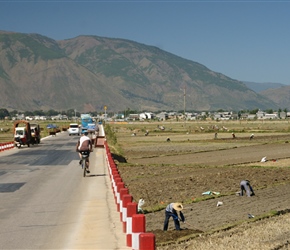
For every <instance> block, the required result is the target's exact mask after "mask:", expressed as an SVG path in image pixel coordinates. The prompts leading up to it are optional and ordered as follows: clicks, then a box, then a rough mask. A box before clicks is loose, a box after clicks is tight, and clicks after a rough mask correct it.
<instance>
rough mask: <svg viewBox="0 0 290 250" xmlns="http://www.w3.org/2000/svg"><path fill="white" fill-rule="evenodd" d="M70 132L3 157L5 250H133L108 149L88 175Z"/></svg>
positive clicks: (97, 153)
mask: <svg viewBox="0 0 290 250" xmlns="http://www.w3.org/2000/svg"><path fill="white" fill-rule="evenodd" d="M77 139H78V137H76V136H72V137H69V136H68V135H67V133H61V134H58V135H57V136H55V137H48V138H46V139H44V140H43V141H42V142H41V144H40V145H38V146H32V147H30V148H21V149H12V150H8V151H4V152H1V153H0V225H1V226H0V249H100V250H102V249H130V248H127V247H126V235H125V234H124V233H123V232H122V223H121V222H120V215H119V213H118V212H117V211H116V206H115V202H114V198H113V194H112V190H111V187H110V179H109V176H108V172H107V166H106V162H105V150H104V149H103V148H95V150H94V152H93V153H92V155H91V163H92V165H91V174H90V176H89V177H86V178H83V177H82V170H81V168H80V166H79V165H78V156H77V154H76V152H75V150H74V149H75V144H76V142H77Z"/></svg>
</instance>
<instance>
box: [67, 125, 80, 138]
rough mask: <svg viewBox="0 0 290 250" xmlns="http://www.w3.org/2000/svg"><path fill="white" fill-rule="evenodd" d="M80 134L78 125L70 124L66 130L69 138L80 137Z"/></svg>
mask: <svg viewBox="0 0 290 250" xmlns="http://www.w3.org/2000/svg"><path fill="white" fill-rule="evenodd" d="M80 133H81V128H80V126H79V124H77V123H71V124H70V125H69V128H68V134H69V136H71V135H80Z"/></svg>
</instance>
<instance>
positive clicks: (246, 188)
mask: <svg viewBox="0 0 290 250" xmlns="http://www.w3.org/2000/svg"><path fill="white" fill-rule="evenodd" d="M240 186H241V193H240V196H243V195H244V192H246V194H247V196H248V197H250V196H253V195H255V193H254V190H253V188H252V186H251V185H250V181H249V180H243V181H241V183H240Z"/></svg>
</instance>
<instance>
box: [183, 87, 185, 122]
mask: <svg viewBox="0 0 290 250" xmlns="http://www.w3.org/2000/svg"><path fill="white" fill-rule="evenodd" d="M185 96H186V86H185V85H184V88H183V110H184V117H185Z"/></svg>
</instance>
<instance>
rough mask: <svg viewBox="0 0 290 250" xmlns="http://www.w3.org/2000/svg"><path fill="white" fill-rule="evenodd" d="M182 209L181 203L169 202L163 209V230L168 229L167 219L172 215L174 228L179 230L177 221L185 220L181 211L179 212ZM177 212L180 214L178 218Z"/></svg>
mask: <svg viewBox="0 0 290 250" xmlns="http://www.w3.org/2000/svg"><path fill="white" fill-rule="evenodd" d="M182 209H183V206H182V204H181V203H178V202H177V203H170V204H169V205H168V206H167V207H166V209H165V221H164V227H163V230H164V231H167V229H168V223H169V219H170V217H171V216H172V218H173V221H174V225H175V229H176V230H178V231H179V230H181V229H180V223H179V221H182V222H185V218H184V215H183V213H182V212H181V210H182ZM178 213H179V215H180V218H179V217H178Z"/></svg>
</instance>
